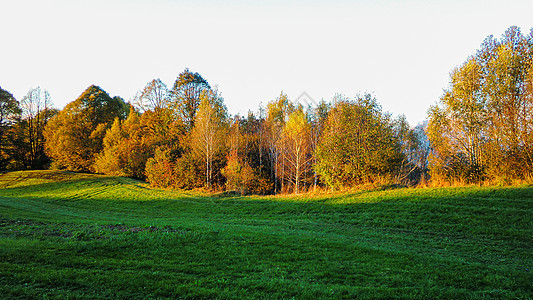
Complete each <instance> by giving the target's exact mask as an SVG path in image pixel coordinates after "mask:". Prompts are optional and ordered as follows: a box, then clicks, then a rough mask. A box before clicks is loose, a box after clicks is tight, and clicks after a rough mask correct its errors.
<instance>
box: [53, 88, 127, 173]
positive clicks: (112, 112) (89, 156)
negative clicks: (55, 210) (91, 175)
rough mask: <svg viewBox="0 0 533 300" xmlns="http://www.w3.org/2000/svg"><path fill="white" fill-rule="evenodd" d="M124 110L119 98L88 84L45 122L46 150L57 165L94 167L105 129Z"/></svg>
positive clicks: (88, 168) (73, 169)
mask: <svg viewBox="0 0 533 300" xmlns="http://www.w3.org/2000/svg"><path fill="white" fill-rule="evenodd" d="M127 113H128V106H127V105H126V103H125V102H124V100H122V98H120V97H113V98H111V97H110V96H109V94H107V93H106V92H105V91H104V90H103V89H101V88H100V87H98V86H95V85H91V86H90V87H88V88H87V89H86V90H85V91H84V92H83V93H82V94H81V95H80V96H79V97H78V98H77V99H76V100H74V101H73V102H71V103H69V104H67V106H66V107H65V108H64V109H63V110H61V111H60V112H59V113H58V114H57V115H56V116H55V117H53V118H52V119H51V120H50V121H49V122H48V124H47V126H46V128H45V131H44V135H45V138H46V143H45V149H46V153H47V154H48V155H49V156H50V157H51V158H52V159H53V161H54V163H55V166H56V167H59V168H65V169H67V170H72V171H93V164H94V160H95V156H96V154H98V153H99V152H100V151H101V150H102V149H103V139H104V135H105V133H106V130H107V129H108V128H109V127H110V126H111V125H112V124H113V121H114V120H115V118H118V119H120V120H123V119H125V118H126V116H127Z"/></svg>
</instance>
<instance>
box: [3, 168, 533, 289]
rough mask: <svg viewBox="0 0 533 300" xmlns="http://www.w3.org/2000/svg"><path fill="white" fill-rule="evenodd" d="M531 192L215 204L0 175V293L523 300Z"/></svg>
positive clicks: (82, 177)
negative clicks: (491, 299)
mask: <svg viewBox="0 0 533 300" xmlns="http://www.w3.org/2000/svg"><path fill="white" fill-rule="evenodd" d="M532 213H533V188H530V187H459V188H432V189H392V190H384V191H354V192H346V193H322V194H308V195H307V194H303V195H296V196H294V195H286V196H266V197H259V196H249V197H224V195H216V194H206V193H201V192H195V191H187V192H186V191H167V190H157V189H151V188H149V186H148V185H147V184H145V183H143V182H140V181H135V180H132V179H127V178H120V177H109V176H98V175H90V174H76V173H69V172H59V171H26V172H14V173H6V174H2V175H0V295H2V296H0V297H4V298H16V297H20V298H27V297H51V298H66V297H74V298H166V297H168V298H210V299H212V298H222V299H227V298H275V299H278V298H292V297H295V298H299V299H300V298H308V299H315V298H354V297H362V298H413V297H414V298H480V297H489V298H531V297H533V288H532V284H531V282H533V275H532V271H531V269H532V265H533V250H532V249H533V218H532V215H533V214H532Z"/></svg>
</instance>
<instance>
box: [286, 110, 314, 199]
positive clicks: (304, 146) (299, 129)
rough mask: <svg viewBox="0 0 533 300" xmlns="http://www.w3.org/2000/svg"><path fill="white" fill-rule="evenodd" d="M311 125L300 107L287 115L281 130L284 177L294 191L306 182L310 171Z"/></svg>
mask: <svg viewBox="0 0 533 300" xmlns="http://www.w3.org/2000/svg"><path fill="white" fill-rule="evenodd" d="M310 133H311V126H310V124H309V121H308V120H307V117H306V116H305V114H304V112H303V111H302V110H301V109H298V110H296V111H294V112H293V113H291V114H290V115H289V119H288V121H287V123H286V124H285V127H284V129H283V132H282V137H281V144H282V147H283V149H284V151H283V152H282V153H283V162H284V163H285V166H284V168H285V169H286V172H285V173H284V177H285V178H284V179H286V180H287V181H289V182H290V183H291V184H292V185H293V187H294V193H299V192H300V189H301V187H302V184H303V183H306V182H307V179H308V176H309V173H310V171H311V161H312V159H313V156H312V152H311V135H310Z"/></svg>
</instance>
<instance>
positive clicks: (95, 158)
mask: <svg viewBox="0 0 533 300" xmlns="http://www.w3.org/2000/svg"><path fill="white" fill-rule="evenodd" d="M532 51H533V31H532V33H530V34H529V35H528V36H524V35H523V34H522V33H521V32H520V29H519V28H517V27H511V28H509V29H508V30H507V31H506V32H505V34H504V35H503V37H502V38H501V39H500V40H497V39H495V38H493V37H492V36H491V37H489V38H487V39H486V40H485V42H484V43H483V44H482V45H481V48H480V49H479V50H478V51H477V52H476V54H475V55H472V56H471V57H469V58H468V59H467V61H466V62H465V63H464V64H463V65H461V66H460V67H457V68H456V69H454V71H452V73H451V75H450V78H451V80H450V86H449V87H447V88H446V89H445V91H444V94H443V96H442V97H441V99H440V100H439V102H438V103H437V104H435V105H434V106H432V107H431V108H430V110H429V112H428V121H427V122H425V123H423V124H419V125H417V126H414V127H413V126H410V125H409V124H408V122H407V121H406V119H405V117H403V116H399V117H393V116H392V115H390V114H389V113H386V112H383V111H382V108H381V106H380V105H379V103H378V101H377V99H375V97H373V96H372V95H370V94H362V95H357V96H356V97H354V98H348V97H345V96H342V95H336V96H335V97H334V98H333V99H332V100H331V101H329V102H326V101H324V100H322V101H320V102H319V103H317V104H316V105H313V106H311V105H307V106H304V105H302V104H299V103H294V102H292V101H290V99H289V98H288V97H287V95H286V94H284V93H283V92H282V93H281V94H280V95H279V96H278V97H277V98H276V99H273V100H272V101H270V102H269V103H267V104H266V106H261V107H260V108H259V109H258V111H255V112H252V111H250V112H249V113H248V115H246V116H239V115H236V116H231V115H230V114H229V113H228V111H227V108H226V106H225V104H224V99H223V97H222V96H221V94H220V92H219V91H218V90H217V89H216V88H213V87H212V86H211V85H210V84H209V83H208V81H207V80H205V79H204V78H203V77H202V76H201V75H200V74H198V73H193V72H191V71H189V70H188V69H186V70H184V71H183V72H182V73H180V74H179V75H178V76H177V78H176V80H175V82H174V84H173V85H172V87H171V88H169V87H168V86H167V85H165V84H164V83H163V82H162V81H161V80H160V79H154V80H152V81H150V82H148V83H147V84H146V86H145V87H144V88H143V89H142V90H140V91H139V92H138V93H137V95H136V96H135V97H134V99H132V100H131V101H130V102H129V103H127V102H126V101H124V99H122V98H120V97H111V96H110V95H109V94H108V93H106V92H105V91H104V90H103V89H101V88H100V87H98V86H95V85H93V86H90V87H89V88H87V89H86V90H85V91H84V92H83V93H82V94H81V95H80V96H79V97H78V98H77V99H76V100H74V101H72V102H71V103H69V104H67V106H66V107H65V108H64V109H62V110H61V111H59V110H56V109H53V108H52V106H51V101H50V96H49V93H48V92H47V91H46V90H42V89H41V88H36V89H31V90H30V91H29V92H28V94H27V95H26V96H24V97H23V99H22V100H21V101H20V102H19V101H17V100H16V99H15V98H14V97H13V95H11V94H10V93H9V92H7V91H5V90H3V89H1V88H0V136H1V137H2V139H1V142H0V169H3V170H14V169H39V168H48V167H52V168H58V169H66V170H71V171H81V172H94V173H102V174H109V175H116V176H127V177H132V178H138V179H142V180H147V181H148V182H150V184H151V185H153V186H156V187H166V188H182V189H194V188H206V189H209V190H224V189H226V190H232V191H238V192H240V193H243V194H244V193H257V194H271V193H291V192H295V193H299V192H304V191H308V190H314V189H317V188H322V187H328V188H347V187H354V186H360V185H386V184H398V185H417V184H419V183H427V182H429V181H431V182H435V183H442V182H454V181H460V182H480V181H487V180H502V179H503V180H505V181H512V180H515V179H521V180H523V179H528V178H530V177H531V175H532V174H531V172H532V171H531V170H532V168H531V167H533V146H532V145H533V143H532V142H533V115H532V111H531V110H532V109H533V105H532V104H533V90H532V86H533V67H532V58H531V57H532Z"/></svg>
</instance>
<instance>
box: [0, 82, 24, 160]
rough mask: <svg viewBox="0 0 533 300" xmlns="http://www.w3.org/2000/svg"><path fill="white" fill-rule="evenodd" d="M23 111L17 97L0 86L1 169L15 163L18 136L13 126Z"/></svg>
mask: <svg viewBox="0 0 533 300" xmlns="http://www.w3.org/2000/svg"><path fill="white" fill-rule="evenodd" d="M21 112H22V110H21V109H20V106H19V103H18V101H17V100H16V99H15V97H13V95H12V94H11V93H10V92H8V91H6V90H4V89H2V88H1V87H0V170H6V169H8V168H9V166H10V165H11V164H13V161H14V152H15V151H16V150H15V145H14V140H15V138H16V136H14V130H13V128H12V126H13V124H14V123H15V122H16V121H17V120H18V119H19V118H20V114H21Z"/></svg>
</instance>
